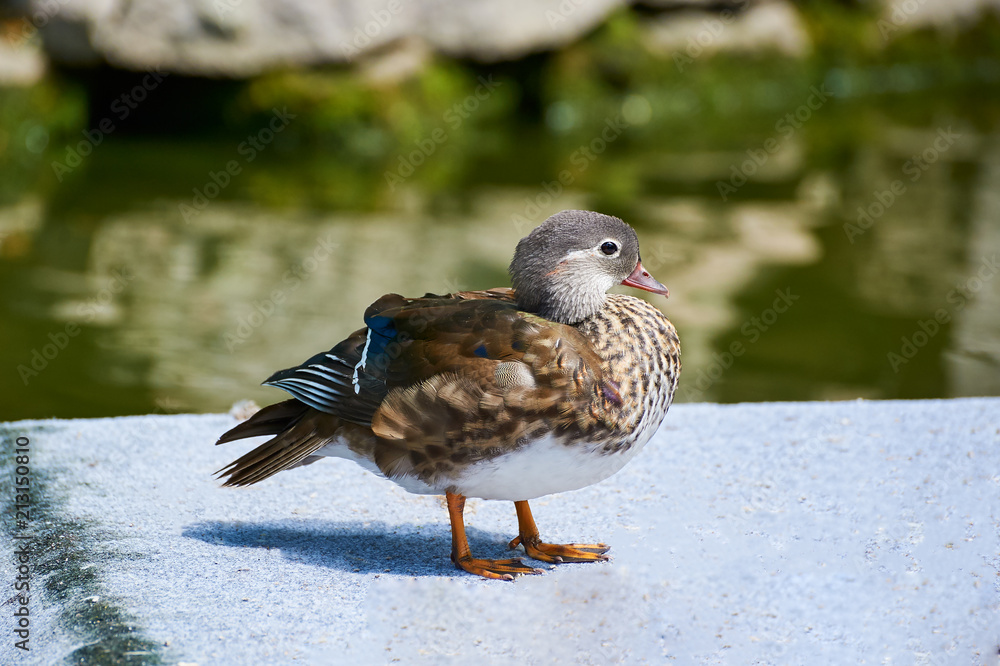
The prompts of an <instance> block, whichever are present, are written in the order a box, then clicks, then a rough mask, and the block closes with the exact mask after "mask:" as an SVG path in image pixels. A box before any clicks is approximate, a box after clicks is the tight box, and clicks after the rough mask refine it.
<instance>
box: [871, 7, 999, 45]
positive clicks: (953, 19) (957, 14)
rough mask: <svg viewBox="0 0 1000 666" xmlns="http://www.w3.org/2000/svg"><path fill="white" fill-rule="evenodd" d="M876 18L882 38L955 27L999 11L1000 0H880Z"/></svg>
mask: <svg viewBox="0 0 1000 666" xmlns="http://www.w3.org/2000/svg"><path fill="white" fill-rule="evenodd" d="M881 4H882V7H883V9H882V16H881V18H880V20H879V22H878V25H879V32H880V33H881V35H882V36H883V37H884V38H887V39H888V38H891V37H892V36H893V35H894V34H905V33H908V32H911V31H913V30H917V29H919V28H928V27H930V28H934V29H937V30H948V31H955V30H958V29H961V28H963V27H968V26H969V25H971V24H973V23H976V22H977V21H979V20H981V19H982V18H984V17H985V16H986V15H988V14H990V13H992V14H993V15H994V16H995V17H996V16H998V15H1000V0H882V3H881Z"/></svg>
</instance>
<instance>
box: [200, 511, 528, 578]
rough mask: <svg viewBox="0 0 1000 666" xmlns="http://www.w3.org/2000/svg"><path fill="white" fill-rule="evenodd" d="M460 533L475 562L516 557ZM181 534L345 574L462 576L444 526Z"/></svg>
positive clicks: (339, 525)
mask: <svg viewBox="0 0 1000 666" xmlns="http://www.w3.org/2000/svg"><path fill="white" fill-rule="evenodd" d="M466 531H467V534H468V538H469V545H470V547H471V549H472V552H473V553H474V554H475V555H476V556H477V557H488V558H505V557H518V556H519V555H518V552H512V551H508V550H507V549H506V543H507V541H508V538H505V537H503V536H501V535H498V534H493V533H489V532H484V531H482V530H477V529H476V528H474V527H467V528H466ZM182 535H183V536H185V537H187V538H189V539H198V540H199V541H204V542H205V543H209V544H215V545H222V546H228V547H231V548H266V549H268V550H270V549H277V550H279V551H281V554H282V556H284V557H285V558H286V559H288V560H292V561H295V562H299V563H303V564H308V565H313V566H320V567H330V568H333V569H340V570H342V571H346V572H353V573H394V574H400V575H405V576H450V575H456V576H457V575H462V574H461V572H459V571H458V570H457V569H456V568H455V566H454V565H453V564H452V563H451V559H450V554H451V530H450V529H449V528H448V526H447V525H427V526H424V527H422V528H420V530H419V532H418V531H416V529H415V528H409V529H408V530H406V531H404V530H402V529H400V528H399V527H392V526H389V525H386V524H385V523H381V522H372V523H361V522H335V521H308V522H307V523H299V522H295V521H291V520H288V521H278V522H261V523H251V522H225V521H204V522H200V523H193V524H191V525H188V526H187V527H185V528H184V530H183V532H182ZM520 555H523V553H520ZM466 575H467V574H466Z"/></svg>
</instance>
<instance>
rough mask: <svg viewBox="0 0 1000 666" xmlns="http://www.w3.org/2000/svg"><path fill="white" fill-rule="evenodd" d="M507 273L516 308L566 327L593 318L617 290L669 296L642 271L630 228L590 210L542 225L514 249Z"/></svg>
mask: <svg viewBox="0 0 1000 666" xmlns="http://www.w3.org/2000/svg"><path fill="white" fill-rule="evenodd" d="M509 270H510V277H511V282H512V284H513V286H514V291H515V295H516V296H517V303H518V306H520V307H521V308H523V309H525V310H528V311H529V312H537V313H538V314H540V315H542V316H543V317H545V318H546V319H551V320H553V321H558V322H561V323H564V324H576V323H578V322H580V321H583V320H584V319H586V318H588V317H591V316H593V315H594V314H596V313H597V312H598V311H599V310H600V309H601V307H602V306H603V305H604V296H605V294H606V293H607V291H608V289H610V288H611V287H613V286H615V285H616V284H625V285H628V286H630V287H636V288H638V289H645V290H646V291H651V292H653V293H654V294H663V295H664V296H666V295H667V288H666V287H664V286H663V285H662V284H660V283H659V282H657V281H656V280H655V279H653V276H651V275H650V274H649V273H648V272H647V271H646V269H644V268H643V267H642V262H641V261H639V238H638V237H637V236H636V235H635V231H634V230H633V229H632V227H630V226H629V225H627V224H625V223H624V222H622V221H621V220H619V219H618V218H617V217H611V216H610V215H602V214H601V213H594V212H592V211H588V210H564V211H562V212H561V213H556V214H555V215H553V216H552V217H550V218H549V219H547V220H545V221H544V222H542V224H540V225H539V226H538V227H536V228H535V229H534V231H532V232H531V233H530V234H528V235H527V236H525V237H524V238H522V239H521V241H520V242H519V243H518V244H517V250H515V251H514V259H513V260H512V261H511V262H510V269H509Z"/></svg>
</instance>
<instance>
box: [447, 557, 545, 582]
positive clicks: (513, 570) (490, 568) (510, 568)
mask: <svg viewBox="0 0 1000 666" xmlns="http://www.w3.org/2000/svg"><path fill="white" fill-rule="evenodd" d="M455 566H456V567H458V568H459V569H464V570H465V571H468V572H469V573H471V574H476V575H477V576H482V577H483V578H493V579H496V580H514V576H519V575H524V574H540V573H542V570H541V569H536V568H534V567H529V566H528V565H526V564H525V563H524V560H522V559H521V558H520V557H515V558H511V559H509V560H483V559H480V558H478V557H471V556H470V557H460V558H458V559H457V560H455Z"/></svg>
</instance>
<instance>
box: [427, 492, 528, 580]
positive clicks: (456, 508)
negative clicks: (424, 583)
mask: <svg viewBox="0 0 1000 666" xmlns="http://www.w3.org/2000/svg"><path fill="white" fill-rule="evenodd" d="M445 500H446V501H447V502H448V517H449V518H451V561H452V562H454V563H455V566H456V567H458V568H459V569H465V570H466V571H468V572H469V573H472V574H476V575H477V576H482V577H483V578H497V579H500V580H514V576H515V575H517V574H540V573H542V570H541V569H535V568H534V567H529V566H528V565H526V564H525V563H524V560H522V559H521V558H519V557H517V558H513V559H509V560H481V559H478V558H475V557H473V556H472V552H471V551H470V550H469V540H468V539H467V538H466V536H465V519H464V518H463V516H462V512H463V511H464V510H465V496H464V495H456V494H455V493H446V494H445Z"/></svg>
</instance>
